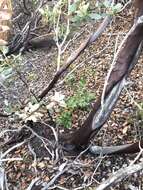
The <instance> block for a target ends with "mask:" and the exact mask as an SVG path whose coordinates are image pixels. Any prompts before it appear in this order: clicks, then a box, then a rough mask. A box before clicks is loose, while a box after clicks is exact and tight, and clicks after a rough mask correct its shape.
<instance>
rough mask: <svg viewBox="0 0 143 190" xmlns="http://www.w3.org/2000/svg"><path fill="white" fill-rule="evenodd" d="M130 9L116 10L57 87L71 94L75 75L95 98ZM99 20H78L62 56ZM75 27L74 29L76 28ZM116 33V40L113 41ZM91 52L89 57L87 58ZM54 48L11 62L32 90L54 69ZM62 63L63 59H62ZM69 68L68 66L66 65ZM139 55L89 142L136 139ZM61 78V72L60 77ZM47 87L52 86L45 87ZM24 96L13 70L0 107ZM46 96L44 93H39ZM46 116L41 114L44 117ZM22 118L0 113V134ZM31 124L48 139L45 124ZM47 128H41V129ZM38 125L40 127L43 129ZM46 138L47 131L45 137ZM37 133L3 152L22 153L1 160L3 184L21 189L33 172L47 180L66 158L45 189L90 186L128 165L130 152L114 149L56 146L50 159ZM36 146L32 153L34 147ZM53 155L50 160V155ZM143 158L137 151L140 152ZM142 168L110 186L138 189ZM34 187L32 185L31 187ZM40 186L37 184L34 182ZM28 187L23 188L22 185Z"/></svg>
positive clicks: (142, 81) (142, 98) (0, 92)
mask: <svg viewBox="0 0 143 190" xmlns="http://www.w3.org/2000/svg"><path fill="white" fill-rule="evenodd" d="M124 18H126V19H124ZM132 18H133V14H132V9H130V10H127V11H124V12H123V13H121V14H120V15H118V16H117V17H116V18H115V19H114V20H113V22H112V23H111V24H110V26H109V27H108V28H107V30H106V31H105V32H104V33H103V35H102V36H101V37H100V38H99V39H98V40H97V41H96V42H95V43H94V44H93V45H91V46H90V47H89V48H87V49H86V50H85V52H84V53H83V54H82V55H81V56H80V57H79V58H78V59H77V60H76V61H75V63H74V64H73V66H72V67H71V68H70V70H72V69H73V68H74V67H75V65H77V64H79V63H81V62H83V60H84V64H83V65H82V66H81V67H79V68H78V69H77V70H75V72H74V77H75V79H76V80H75V81H74V82H73V84H72V85H69V84H67V83H66V82H65V83H63V84H62V85H61V84H60V83H59V84H58V85H57V86H56V90H57V91H61V92H62V93H63V94H65V95H66V96H72V94H73V90H74V89H73V86H74V85H76V84H77V81H79V79H80V78H81V77H84V79H85V80H86V81H87V84H86V86H87V89H88V91H91V92H93V93H95V99H96V97H98V95H99V92H100V91H101V90H102V87H103V84H104V80H105V77H106V75H107V72H108V69H109V67H110V64H111V63H112V60H113V56H114V52H115V43H118V44H119V43H120V42H121V41H122V39H123V37H124V36H125V34H126V33H127V31H128V30H129V28H130V27H131V23H132ZM98 25H99V23H88V24H86V25H84V26H83V27H82V28H84V30H83V33H82V35H80V36H79V38H78V39H77V40H75V41H74V42H73V43H72V44H71V45H70V46H69V47H68V50H67V51H66V52H65V55H64V57H63V60H65V59H66V58H67V57H68V55H70V54H71V52H73V51H74V50H75V49H76V48H77V47H78V46H79V44H80V43H81V42H82V41H83V40H84V39H85V38H86V37H87V36H88V35H89V34H90V32H91V31H96V29H97V27H98ZM79 31H80V28H77V31H75V33H76V32H77V33H79ZM117 39H118V41H117ZM92 55H94V56H93V57H92V58H90V57H91V56H92ZM56 56H57V49H56V47H52V48H51V49H48V50H47V49H46V48H44V49H38V50H29V51H26V52H24V54H22V55H21V57H20V60H19V61H18V62H17V64H18V69H19V71H20V73H21V75H22V77H23V78H24V79H25V80H26V81H27V84H28V86H29V88H30V89H31V90H32V91H33V92H34V94H36V95H38V94H40V92H41V91H42V89H43V88H44V87H45V86H46V85H47V84H48V83H49V81H50V79H51V78H52V76H53V74H54V72H55V69H56ZM63 63H64V61H63ZM70 70H69V71H70ZM142 73H143V57H142V56H141V57H140V59H139V61H138V63H137V65H136V66H135V69H134V70H133V71H132V73H131V76H130V78H129V79H128V81H129V84H128V86H127V87H126V88H125V89H124V90H123V92H122V95H121V97H120V100H119V101H118V103H117V105H116V107H115V109H114V111H113V112H112V114H111V117H110V118H109V120H108V122H107V123H106V124H105V125H104V127H103V128H102V129H101V130H100V133H98V135H97V136H96V137H95V139H94V140H93V143H95V144H96V145H106V146H107V145H120V144H126V143H132V142H135V141H137V140H139V139H140V138H141V137H142V136H143V133H142V131H143V130H142V128H141V127H142V126H143V121H142V120H141V119H140V117H139V115H138V108H137V106H136V104H135V103H134V102H137V103H141V102H143V75H142ZM62 79H63V78H62ZM51 93H52V92H51ZM29 97H30V93H29V92H28V89H27V87H26V86H24V85H23V83H22V81H21V80H20V79H19V77H18V76H17V74H16V73H14V74H13V75H12V76H11V77H10V78H9V79H8V80H7V81H6V82H5V83H4V85H3V86H1V87H0V109H1V110H4V107H5V103H4V102H5V101H4V100H7V101H8V102H9V103H11V106H12V107H13V109H15V110H16V109H17V107H18V106H19V107H20V106H21V105H22V104H23V102H24V101H25V100H26V99H28V98H29ZM44 101H45V102H46V101H48V97H47V98H45V99H44ZM86 116H87V111H82V110H78V111H77V112H76V113H75V115H74V116H73V129H75V128H77V126H78V124H79V123H80V124H81V123H82V122H83V121H84V119H85V118H86ZM47 120H48V116H45V117H44V119H43V120H42V121H43V122H47ZM21 127H22V124H19V123H18V122H17V123H15V122H14V121H8V120H7V119H6V118H5V119H3V118H0V134H1V132H2V131H3V130H6V129H9V130H18V129H20V128H21ZM34 130H36V133H37V134H38V135H40V136H42V137H43V136H44V135H45V134H47V135H46V136H44V138H47V139H50V137H51V136H52V135H51V134H49V129H47V128H46V127H45V125H44V124H43V125H42V124H40V123H37V125H35V126H34ZM46 130H47V132H46V133H45V131H46ZM64 130H66V131H70V129H64V128H63V127H61V128H60V131H64ZM43 131H44V132H43ZM13 133H14V132H11V131H9V132H6V133H5V134H3V135H1V136H0V146H1V151H2V152H4V151H6V150H7V149H8V148H9V146H5V147H3V146H2V144H3V142H5V141H7V139H8V138H10V136H11V135H12V134H13ZM51 138H52V137H51ZM43 146H44V145H43V144H42V143H41V138H38V137H35V138H33V139H32V140H30V141H29V142H28V143H27V142H26V143H24V144H23V145H22V146H20V147H19V148H16V149H15V150H14V151H12V152H11V153H10V154H9V155H8V156H7V157H8V158H22V160H20V161H11V160H9V161H7V162H4V164H3V167H4V168H5V173H6V176H7V184H8V187H9V190H18V189H19V190H26V189H27V188H28V186H29V184H30V183H31V181H32V180H33V179H35V178H39V179H40V180H41V181H42V182H46V183H49V182H50V181H51V180H52V179H53V178H54V176H56V175H57V173H58V172H59V167H60V166H61V165H62V164H63V163H68V164H70V166H72V167H70V169H69V170H67V171H65V172H64V173H63V174H61V175H60V176H59V177H57V179H56V180H55V182H54V183H53V184H51V185H50V187H49V188H48V189H71V190H73V189H89V190H90V189H96V186H97V185H99V184H100V183H101V182H102V181H104V180H105V179H107V178H108V177H109V176H110V175H111V174H113V173H114V172H115V171H117V170H118V169H119V168H121V167H125V166H128V165H129V164H130V163H131V162H132V161H133V160H134V159H135V157H136V155H137V154H134V155H115V156H104V157H103V156H94V155H91V154H87V153H83V154H82V155H81V156H79V157H77V156H76V157H75V156H69V155H67V154H66V153H65V152H64V151H62V152H60V153H59V155H60V157H59V158H58V159H53V160H52V159H51V156H49V153H48V152H47V150H46V149H45V148H43ZM35 152H36V153H35ZM54 160H56V162H55V161H54ZM139 160H140V161H141V160H142V161H143V157H140V159H139ZM142 176H143V171H140V172H139V173H135V174H134V175H132V176H130V177H128V178H126V179H124V180H123V181H122V182H120V183H118V184H117V185H116V186H114V187H112V188H111V189H114V190H139V189H140V190H141V189H143V177H142ZM33 189H34V188H33ZM35 189H36V190H38V189H39V190H40V189H42V188H41V187H39V188H38V187H37V188H35ZM27 190H29V189H27Z"/></svg>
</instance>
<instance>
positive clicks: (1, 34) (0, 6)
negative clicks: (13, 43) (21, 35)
mask: <svg viewBox="0 0 143 190" xmlns="http://www.w3.org/2000/svg"><path fill="white" fill-rule="evenodd" d="M11 15H12V7H11V0H0V46H1V45H6V44H7V40H8V35H9V30H10V20H11Z"/></svg>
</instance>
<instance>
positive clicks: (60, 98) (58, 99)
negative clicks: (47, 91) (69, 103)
mask: <svg viewBox="0 0 143 190" xmlns="http://www.w3.org/2000/svg"><path fill="white" fill-rule="evenodd" d="M64 98H65V95H63V94H61V93H60V92H55V95H54V96H52V97H51V101H53V102H56V103H58V104H59V105H60V106H61V107H66V103H65V101H64Z"/></svg>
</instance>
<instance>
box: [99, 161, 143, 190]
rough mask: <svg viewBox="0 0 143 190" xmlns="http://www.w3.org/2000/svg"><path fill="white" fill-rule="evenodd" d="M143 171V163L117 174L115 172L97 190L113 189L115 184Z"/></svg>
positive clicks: (121, 170) (119, 171) (122, 169)
mask: <svg viewBox="0 0 143 190" xmlns="http://www.w3.org/2000/svg"><path fill="white" fill-rule="evenodd" d="M142 169H143V162H141V163H139V164H134V165H130V166H128V167H126V168H121V169H120V170H118V171H117V172H115V173H114V174H113V175H112V176H111V177H110V178H108V179H107V180H105V181H104V182H102V183H101V185H99V186H98V187H97V188H96V190H104V189H107V188H108V187H111V186H112V185H113V184H114V185H115V184H116V183H118V182H120V181H122V180H123V179H125V178H127V177H128V176H130V175H132V174H133V173H136V172H138V171H140V170H142Z"/></svg>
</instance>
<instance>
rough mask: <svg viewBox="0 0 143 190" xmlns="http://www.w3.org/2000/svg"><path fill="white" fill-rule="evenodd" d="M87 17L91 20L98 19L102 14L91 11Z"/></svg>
mask: <svg viewBox="0 0 143 190" xmlns="http://www.w3.org/2000/svg"><path fill="white" fill-rule="evenodd" d="M89 17H90V18H91V19H92V20H100V19H102V18H103V16H102V15H101V14H97V13H91V14H89Z"/></svg>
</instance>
